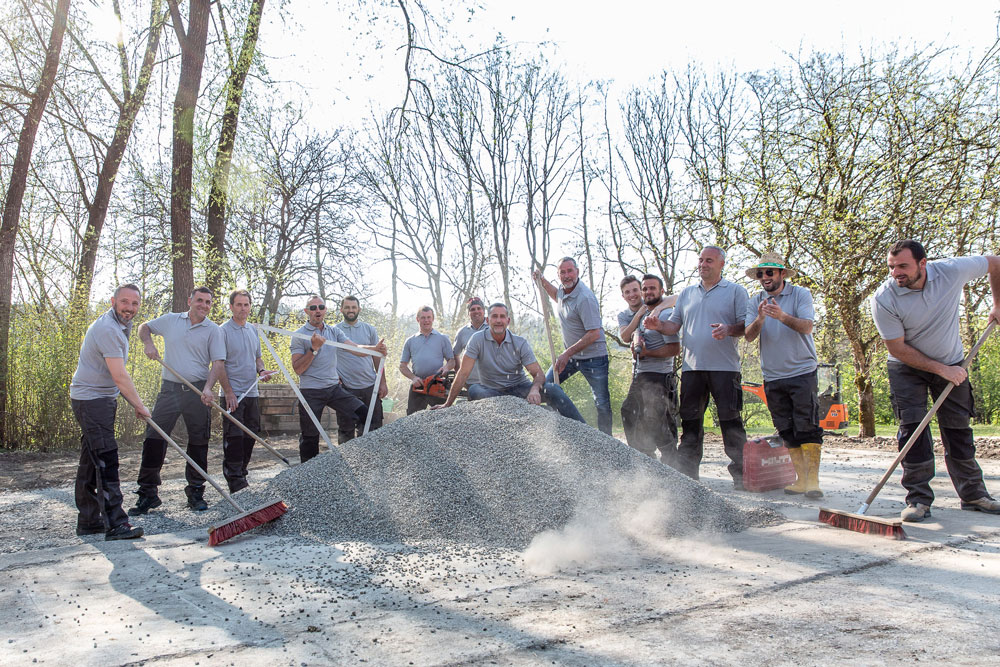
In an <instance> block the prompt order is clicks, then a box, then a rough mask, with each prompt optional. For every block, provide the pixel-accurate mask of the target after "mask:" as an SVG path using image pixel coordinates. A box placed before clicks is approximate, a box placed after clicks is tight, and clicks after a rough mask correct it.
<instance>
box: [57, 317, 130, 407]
mask: <svg viewBox="0 0 1000 667" xmlns="http://www.w3.org/2000/svg"><path fill="white" fill-rule="evenodd" d="M130 333H132V323H131V322H129V323H128V324H122V323H121V322H119V321H118V317H117V316H116V315H115V310H114V308H109V309H108V310H107V312H105V313H104V314H103V315H101V316H100V317H98V318H97V319H96V320H94V321H93V322H92V323H91V325H90V326H89V327H88V328H87V334H86V335H85V336H84V337H83V345H81V346H80V361H78V362H77V364H76V372H75V373H73V380H72V381H71V382H70V385H69V397H70V398H74V399H76V400H78V401H92V400H94V399H97V398H116V397H117V396H118V386H117V385H116V384H115V381H114V380H112V379H111V371H109V370H108V364H107V362H106V361H104V360H105V359H122V360H125V359H128V337H129V334H130Z"/></svg>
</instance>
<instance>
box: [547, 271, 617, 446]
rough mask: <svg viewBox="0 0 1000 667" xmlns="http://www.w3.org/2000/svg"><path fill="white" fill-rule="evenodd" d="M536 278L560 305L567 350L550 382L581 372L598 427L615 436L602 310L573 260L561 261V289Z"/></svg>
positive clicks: (549, 375)
mask: <svg viewBox="0 0 1000 667" xmlns="http://www.w3.org/2000/svg"><path fill="white" fill-rule="evenodd" d="M532 277H533V278H534V279H535V280H538V281H540V282H541V285H542V288H543V289H544V290H545V292H546V294H548V295H549V298H551V299H552V300H553V301H555V302H556V313H557V314H558V315H559V323H560V325H561V326H562V335H563V344H564V345H565V346H566V350H565V351H564V352H563V353H562V354H560V355H559V356H558V357H556V359H555V360H554V361H553V363H552V368H550V369H549V371H548V373H547V375H546V382H553V381H554V377H555V376H554V374H553V373H559V382H560V384H561V383H562V382H564V381H566V380H567V379H568V378H569V377H570V376H572V375H573V374H574V373H576V372H577V371H579V372H580V373H582V374H583V377H584V378H586V380H587V383H588V384H589V385H590V389H591V392H592V393H593V396H594V405H595V406H596V407H597V427H598V428H599V429H601V430H602V431H603V432H605V433H607V434H609V435H610V434H611V424H612V417H611V392H610V391H609V390H608V368H609V366H608V344H607V341H606V340H605V338H604V324H603V323H602V322H601V306H600V304H599V303H598V301H597V297H596V296H595V295H594V293H593V292H592V291H590V288H589V287H587V286H586V285H584V284H583V283H581V282H580V269H579V267H578V266H577V264H576V260H575V259H573V258H572V257H563V258H562V259H561V260H559V283H560V286H559V287H558V288H556V287H555V285H553V284H552V283H550V282H549V281H548V280H542V278H543V276H542V273H541V271H537V270H536V271H534V272H533V273H532Z"/></svg>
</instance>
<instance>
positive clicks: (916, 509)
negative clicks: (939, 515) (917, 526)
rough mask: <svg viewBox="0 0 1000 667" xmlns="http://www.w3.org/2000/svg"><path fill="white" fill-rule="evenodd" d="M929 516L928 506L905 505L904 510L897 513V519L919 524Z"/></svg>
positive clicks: (918, 504) (929, 509)
mask: <svg viewBox="0 0 1000 667" xmlns="http://www.w3.org/2000/svg"><path fill="white" fill-rule="evenodd" d="M930 515H931V508H930V505H924V504H923V503H917V504H915V505H910V504H907V506H906V509H905V510H903V511H902V512H900V513H899V518H900V519H902V520H903V521H909V522H910V523H919V522H921V521H923V520H924V519H926V518H928V517H929V516H930Z"/></svg>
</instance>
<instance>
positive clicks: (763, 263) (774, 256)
mask: <svg viewBox="0 0 1000 667" xmlns="http://www.w3.org/2000/svg"><path fill="white" fill-rule="evenodd" d="M759 269H783V270H784V271H785V278H794V277H795V276H797V275H798V273H799V272H798V271H796V270H795V269H793V268H791V267H790V266H788V265H787V264H786V263H785V260H784V259H783V258H782V257H781V255H779V254H778V253H776V252H765V253H764V254H763V255H761V256H760V259H758V260H757V263H756V264H754V265H753V266H751V267H750V268H749V269H747V278H750V279H751V280H757V271H758V270H759Z"/></svg>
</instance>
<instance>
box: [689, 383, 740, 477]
mask: <svg viewBox="0 0 1000 667" xmlns="http://www.w3.org/2000/svg"><path fill="white" fill-rule="evenodd" d="M709 396H711V398H712V400H713V401H715V409H716V410H717V411H718V413H719V427H720V428H721V429H722V443H723V447H724V448H725V450H726V455H727V456H728V457H729V460H730V461H731V463H730V464H729V474H730V475H732V477H733V480H734V481H742V479H743V445H745V444H746V441H747V432H746V430H745V429H744V428H743V416H742V414H741V412H742V410H743V387H742V386H741V375H740V374H739V373H738V372H734V371H684V372H683V373H682V374H681V429H682V432H681V442H680V445H679V446H678V448H677V466H676V468H677V469H678V470H679V471H681V472H683V473H684V474H685V475H687V476H688V477H692V478H694V479H698V468H699V466H700V465H701V459H702V456H704V453H705V424H704V421H705V410H706V409H707V408H708V399H709Z"/></svg>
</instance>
